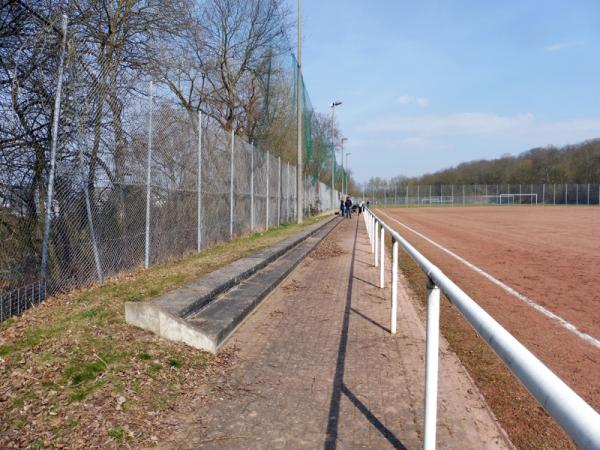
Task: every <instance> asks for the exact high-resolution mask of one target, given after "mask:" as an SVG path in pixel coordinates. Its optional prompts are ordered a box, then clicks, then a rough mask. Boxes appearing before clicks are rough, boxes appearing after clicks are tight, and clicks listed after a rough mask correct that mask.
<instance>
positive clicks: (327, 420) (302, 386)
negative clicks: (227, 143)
mask: <svg viewBox="0 0 600 450" xmlns="http://www.w3.org/2000/svg"><path fill="white" fill-rule="evenodd" d="M372 260H373V257H372V255H371V253H370V246H369V243H368V237H367V235H366V231H365V227H364V221H363V220H362V218H360V220H357V219H356V218H353V219H352V220H345V221H343V222H342V223H340V225H339V226H337V227H336V229H335V230H334V231H333V232H332V233H331V234H330V235H329V237H327V238H326V239H325V240H324V241H323V242H322V243H321V244H320V246H319V247H318V248H317V249H316V250H315V251H314V252H313V253H312V254H311V256H309V257H308V258H306V259H305V261H303V262H302V263H301V264H300V266H299V267H298V268H297V269H296V270H294V271H293V272H292V273H291V275H290V276H289V277H288V278H287V279H286V280H285V281H284V282H283V283H282V284H281V285H280V286H279V287H278V288H277V289H276V290H274V291H273V293H272V294H271V295H270V296H269V298H268V299H266V300H265V302H264V303H263V305H262V306H261V307H260V308H259V309H258V310H257V311H256V312H255V313H254V314H253V315H252V316H251V317H250V318H249V319H248V320H247V321H246V322H245V323H244V324H243V325H242V327H240V329H239V330H238V331H237V333H236V334H235V337H234V338H233V339H232V340H231V341H230V342H229V343H228V344H227V347H229V348H232V347H236V357H235V358H234V363H233V367H232V368H231V370H230V371H229V373H228V376H227V377H226V379H222V380H219V381H217V383H216V384H215V386H213V387H212V391H211V392H210V393H209V395H207V398H208V402H206V401H205V402H202V403H201V405H202V406H200V407H199V409H198V410H197V414H196V415H195V417H191V418H190V423H189V424H188V426H187V427H185V430H184V431H181V432H179V433H177V434H176V435H175V437H174V438H173V440H171V441H170V442H166V443H164V447H165V448H236V449H239V448H249V449H255V448H292V449H298V448H311V449H312V448H325V449H334V448H336V447H337V448H376V449H379V448H410V449H417V448H421V446H422V436H421V430H422V422H423V418H422V417H423V380H424V369H423V366H424V363H423V355H424V337H425V334H424V328H423V325H422V323H421V321H420V320H419V318H418V317H417V314H416V311H415V309H414V307H413V306H412V303H411V302H410V301H409V300H408V298H407V294H406V291H405V290H404V288H403V287H402V286H401V287H400V289H399V308H398V309H399V317H398V334H397V335H396V336H391V335H390V334H389V331H388V327H389V296H390V293H389V287H388V288H386V289H379V288H378V287H376V285H375V284H376V283H377V279H378V273H377V270H376V269H375V268H374V267H373V266H372V264H371V263H372ZM387 280H388V281H389V276H388V279H387ZM388 284H389V283H388ZM441 347H442V359H441V362H440V398H439V413H438V448H451V449H469V448H471V449H484V448H494V449H496V448H507V444H506V443H505V441H504V440H503V438H502V437H501V434H500V431H499V429H498V428H497V426H496V424H495V423H494V421H493V420H492V418H491V417H490V414H489V413H488V410H487V408H486V407H485V405H484V403H483V401H482V399H481V396H480V394H479V393H478V391H477V389H476V388H475V387H474V386H473V384H472V382H471V381H470V379H469V377H468V376H467V375H466V373H465V371H464V369H463V368H462V366H461V365H460V364H459V363H458V361H457V359H456V357H455V356H454V355H453V354H451V353H449V352H448V350H447V346H446V344H445V342H442V346H441Z"/></svg>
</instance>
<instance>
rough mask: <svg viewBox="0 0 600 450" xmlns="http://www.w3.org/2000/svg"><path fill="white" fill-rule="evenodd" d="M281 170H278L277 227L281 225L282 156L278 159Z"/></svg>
mask: <svg viewBox="0 0 600 450" xmlns="http://www.w3.org/2000/svg"><path fill="white" fill-rule="evenodd" d="M277 159H278V162H279V168H278V169H277V226H279V225H280V223H281V156H279V157H278V158H277Z"/></svg>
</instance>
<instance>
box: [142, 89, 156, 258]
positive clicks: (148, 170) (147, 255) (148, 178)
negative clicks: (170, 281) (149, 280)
mask: <svg viewBox="0 0 600 450" xmlns="http://www.w3.org/2000/svg"><path fill="white" fill-rule="evenodd" d="M153 88H154V85H153V83H152V81H151V82H150V85H149V88H148V90H149V97H150V111H149V113H148V155H147V156H148V162H147V168H146V247H145V254H144V267H145V268H146V269H147V268H148V267H149V266H150V199H151V192H150V190H151V187H150V182H151V181H152V109H153V107H154V101H153V95H154V92H153Z"/></svg>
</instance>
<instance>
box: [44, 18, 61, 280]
mask: <svg viewBox="0 0 600 450" xmlns="http://www.w3.org/2000/svg"><path fill="white" fill-rule="evenodd" d="M62 34H63V39H62V48H61V52H60V63H59V65H58V79H57V81H56V96H55V97H54V114H53V117H52V143H51V147H50V174H49V176H48V190H47V193H46V220H45V221H44V240H43V241H42V264H41V267H40V282H41V283H42V285H43V286H44V289H45V288H46V277H47V275H48V244H49V241H50V222H51V221H52V201H53V195H54V173H55V170H56V146H57V144H58V119H59V117H60V97H61V94H62V80H63V72H64V65H65V53H66V49H67V16H66V15H64V14H63V16H62Z"/></svg>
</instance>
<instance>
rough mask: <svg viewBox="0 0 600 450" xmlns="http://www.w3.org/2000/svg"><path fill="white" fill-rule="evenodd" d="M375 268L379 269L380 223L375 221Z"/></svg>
mask: <svg viewBox="0 0 600 450" xmlns="http://www.w3.org/2000/svg"><path fill="white" fill-rule="evenodd" d="M374 231H375V267H379V259H378V255H379V248H378V247H379V223H378V222H377V220H375V230H374Z"/></svg>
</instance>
